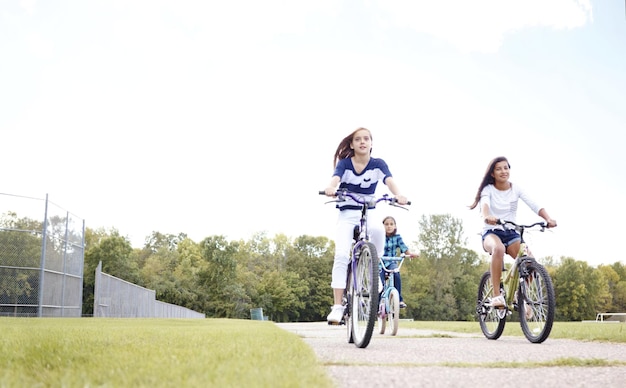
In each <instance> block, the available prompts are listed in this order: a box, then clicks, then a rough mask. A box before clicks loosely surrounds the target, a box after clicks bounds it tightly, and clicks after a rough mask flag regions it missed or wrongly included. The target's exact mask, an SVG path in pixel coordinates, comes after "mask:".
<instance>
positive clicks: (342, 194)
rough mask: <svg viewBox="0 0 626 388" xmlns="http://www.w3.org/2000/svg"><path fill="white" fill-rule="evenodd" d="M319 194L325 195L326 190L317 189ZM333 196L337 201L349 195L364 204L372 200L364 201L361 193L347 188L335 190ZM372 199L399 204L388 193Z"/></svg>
mask: <svg viewBox="0 0 626 388" xmlns="http://www.w3.org/2000/svg"><path fill="white" fill-rule="evenodd" d="M319 195H326V191H324V190H320V191H319ZM335 197H337V198H338V199H337V201H338V202H341V201H344V200H345V197H350V198H352V199H353V200H354V202H356V203H360V204H361V205H365V204H367V205H371V202H372V201H369V202H368V201H365V200H364V199H363V197H362V196H361V195H359V194H356V193H352V192H350V191H348V190H339V191H337V192H336V193H335ZM374 201H375V203H378V202H381V201H387V202H389V204H390V205H392V206H400V205H399V204H398V200H397V199H396V198H394V197H390V196H389V194H383V196H382V197H380V198H377V199H375V200H374ZM410 204H411V201H407V203H406V205H410Z"/></svg>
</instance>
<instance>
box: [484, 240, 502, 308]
mask: <svg viewBox="0 0 626 388" xmlns="http://www.w3.org/2000/svg"><path fill="white" fill-rule="evenodd" d="M483 248H484V249H485V251H486V252H487V253H489V254H490V255H491V268H490V271H491V282H492V283H493V296H494V297H496V296H499V295H500V277H501V276H502V263H503V261H504V253H505V248H504V244H502V241H500V238H499V237H498V236H496V235H495V234H488V235H487V236H485V239H484V240H483Z"/></svg>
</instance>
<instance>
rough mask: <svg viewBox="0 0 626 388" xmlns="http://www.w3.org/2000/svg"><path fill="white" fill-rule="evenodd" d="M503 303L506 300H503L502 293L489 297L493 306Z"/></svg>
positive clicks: (500, 305) (502, 305) (501, 305)
mask: <svg viewBox="0 0 626 388" xmlns="http://www.w3.org/2000/svg"><path fill="white" fill-rule="evenodd" d="M505 304H506V302H505V301H504V297H503V296H502V295H498V296H494V297H493V298H491V305H492V306H493V307H504V305H505Z"/></svg>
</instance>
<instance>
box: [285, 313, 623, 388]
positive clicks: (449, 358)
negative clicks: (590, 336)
mask: <svg viewBox="0 0 626 388" xmlns="http://www.w3.org/2000/svg"><path fill="white" fill-rule="evenodd" d="M276 325H277V326H279V327H281V328H283V329H285V330H287V331H290V332H293V333H295V334H297V335H299V336H300V337H302V339H303V340H304V341H305V342H306V343H307V344H309V345H310V346H311V348H312V349H313V350H314V351H315V354H316V355H317V357H318V358H319V360H320V361H321V363H322V364H323V365H325V367H326V370H327V371H328V374H329V375H330V376H331V378H332V379H333V380H334V381H335V382H336V385H337V387H339V388H343V387H346V388H348V387H350V388H353V387H385V386H387V387H479V386H496V385H497V386H499V387H519V386H524V385H529V386H542V387H568V388H573V387H602V388H607V387H620V388H624V387H626V366H624V364H622V366H612V367H611V366H599V367H587V366H582V367H571V366H570V367H533V366H532V365H531V363H532V362H547V361H554V360H559V359H566V358H573V359H578V360H607V361H621V362H622V363H626V344H608V343H599V342H581V341H573V340H558V339H550V338H548V339H547V340H546V341H545V342H544V343H542V344H531V343H530V342H528V341H527V340H526V338H525V337H523V336H522V337H501V338H500V339H498V340H497V341H490V340H487V339H486V338H485V337H483V336H478V335H464V334H459V333H447V332H433V331H429V330H417V329H406V328H402V322H400V329H399V331H398V334H397V335H396V336H395V337H392V336H390V335H381V334H378V333H377V332H375V334H374V337H373V338H372V341H371V342H370V344H369V346H368V347H367V348H365V349H359V348H357V347H356V346H354V345H353V344H349V343H348V341H347V338H346V329H345V326H328V325H327V324H326V322H314V323H277V324H276ZM434 334H437V336H434V337H433V335H434ZM498 362H509V363H522V364H524V363H528V364H529V366H528V368H520V367H516V368H493V367H491V365H492V364H494V363H498ZM529 368H530V369H529Z"/></svg>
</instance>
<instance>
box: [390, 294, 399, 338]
mask: <svg viewBox="0 0 626 388" xmlns="http://www.w3.org/2000/svg"><path fill="white" fill-rule="evenodd" d="M387 322H388V323H389V330H390V331H391V335H396V334H397V333H398V326H399V324H400V294H399V293H398V290H396V289H395V288H394V289H392V290H391V292H390V293H389V310H388V311H387Z"/></svg>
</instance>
